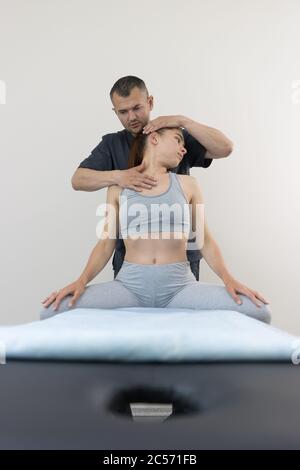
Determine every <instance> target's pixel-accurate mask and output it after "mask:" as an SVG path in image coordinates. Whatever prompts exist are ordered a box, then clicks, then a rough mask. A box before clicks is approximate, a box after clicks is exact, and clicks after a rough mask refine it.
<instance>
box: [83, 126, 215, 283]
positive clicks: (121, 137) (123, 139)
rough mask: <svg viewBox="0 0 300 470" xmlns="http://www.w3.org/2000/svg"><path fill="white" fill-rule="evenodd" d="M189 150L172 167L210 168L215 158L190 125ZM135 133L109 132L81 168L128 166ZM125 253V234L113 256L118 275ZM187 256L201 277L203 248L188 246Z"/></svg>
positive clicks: (183, 171) (179, 170)
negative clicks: (208, 156)
mask: <svg viewBox="0 0 300 470" xmlns="http://www.w3.org/2000/svg"><path fill="white" fill-rule="evenodd" d="M182 131H183V135H184V141H185V144H184V145H185V148H186V150H187V152H186V154H185V155H184V157H183V159H182V160H181V162H180V164H179V165H178V166H177V167H176V168H172V169H171V170H170V171H172V172H174V173H178V174H181V175H189V174H190V168H192V167H193V166H196V167H203V168H207V167H209V165H210V164H211V162H212V159H211V158H205V154H206V148H205V147H203V145H202V144H201V143H200V142H198V141H197V140H196V139H195V138H194V137H193V136H192V135H191V134H189V133H188V131H187V130H186V129H182ZM133 140H134V136H133V135H132V134H131V133H130V132H129V131H127V129H124V130H122V131H118V132H114V133H112V134H106V135H104V136H103V137H102V140H101V142H100V143H99V144H98V145H97V147H95V148H94V150H92V152H91V154H90V156H89V157H87V158H86V159H85V160H83V161H82V162H81V163H80V165H79V167H78V168H89V169H90V170H100V171H110V170H127V169H128V158H129V151H130V146H131V144H132V142H133ZM124 257H125V245H124V241H123V239H122V238H117V240H116V248H115V253H114V257H113V261H112V262H113V269H114V277H116V275H117V274H118V272H119V270H120V269H121V266H122V264H123V260H124ZM187 258H188V260H189V262H190V265H191V270H192V272H193V274H194V276H195V277H196V279H197V281H199V264H200V259H201V258H202V256H201V252H200V251H199V250H187Z"/></svg>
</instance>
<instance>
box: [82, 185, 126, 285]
mask: <svg viewBox="0 0 300 470" xmlns="http://www.w3.org/2000/svg"><path fill="white" fill-rule="evenodd" d="M118 195H119V187H118V186H116V185H112V186H109V188H108V190H107V197H106V218H105V224H104V228H103V232H102V234H101V238H100V240H99V241H98V243H97V244H96V246H95V247H94V249H93V251H92V253H91V254H90V257H89V259H88V262H87V265H86V267H85V268H84V270H83V272H82V274H81V275H80V276H79V278H78V280H81V281H83V282H84V284H88V283H89V282H90V281H91V280H92V279H94V277H96V276H97V275H98V274H99V273H100V272H101V271H102V269H104V267H105V266H106V264H107V263H108V261H109V260H110V258H111V256H112V254H113V252H114V251H115V247H116V237H117V235H118V233H119V199H118Z"/></svg>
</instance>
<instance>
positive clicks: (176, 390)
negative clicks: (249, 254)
mask: <svg viewBox="0 0 300 470" xmlns="http://www.w3.org/2000/svg"><path fill="white" fill-rule="evenodd" d="M0 344H2V346H3V345H4V348H5V354H6V356H5V358H2V359H4V360H2V362H4V363H3V364H2V365H0V420H1V427H0V449H6V450H16V449H19V450H21V449H25V450H29V449H35V450H38V449H56V450H60V449H65V450H67V449H82V450H88V449H89V450H90V449H94V450H96V449H98V450H100V449H102V450H103V449H104V450H108V449H109V450H114V449H147V450H151V449H153V450H154V449H156V450H159V449H169V450H170V449H172V450H176V449H186V450H192V449H194V450H195V449H199V450H201V449H299V447H300V427H299V423H300V404H299V391H300V374H299V368H298V367H297V365H298V363H299V352H300V342H299V338H297V337H295V336H293V335H290V334H288V333H286V332H284V331H282V330H279V329H277V328H275V327H273V326H271V325H267V324H265V323H262V322H260V321H258V320H255V319H252V318H249V317H246V316H245V315H242V314H240V313H237V312H234V311H196V310H189V309H156V308H142V309H141V308H137V307H135V308H124V309H111V310H104V309H74V310H72V311H70V312H65V313H61V314H58V315H55V316H54V317H52V318H49V319H46V320H43V321H37V322H31V323H27V324H23V325H16V326H3V327H0Z"/></svg>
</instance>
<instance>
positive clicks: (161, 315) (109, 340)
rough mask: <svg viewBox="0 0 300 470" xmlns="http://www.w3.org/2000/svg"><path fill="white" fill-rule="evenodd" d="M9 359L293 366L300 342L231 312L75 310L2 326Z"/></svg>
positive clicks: (0, 337) (270, 327)
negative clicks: (261, 362) (257, 363)
mask: <svg viewBox="0 0 300 470" xmlns="http://www.w3.org/2000/svg"><path fill="white" fill-rule="evenodd" d="M0 341H1V342H2V349H3V347H4V349H5V353H6V361H8V360H9V359H55V360H105V361H124V362H130V361H159V362H161V361H162V362H172V361H179V362H180V361H183V362H184V361H232V360H234V361H266V360H267V361H278V360H279V361H288V362H291V361H292V355H293V354H294V356H295V350H296V349H297V347H298V349H300V347H299V346H300V342H299V338H297V337H296V336H293V335H291V334H289V333H287V332H285V331H282V330H280V329H278V328H275V327H273V326H271V325H268V324H266V323H263V322H261V321H258V320H255V319H253V318H250V317H247V316H245V315H242V314H240V313H238V312H235V311H230V310H190V309H181V308H173V309H171V308H168V309H161V308H139V307H132V308H119V309H87V308H82V309H79V308H78V309H74V310H71V311H69V312H64V313H60V314H57V315H55V316H54V317H51V318H49V319H47V320H43V321H35V322H31V323H26V324H21V325H14V326H2V327H0Z"/></svg>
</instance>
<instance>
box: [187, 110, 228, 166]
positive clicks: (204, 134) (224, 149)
mask: <svg viewBox="0 0 300 470" xmlns="http://www.w3.org/2000/svg"><path fill="white" fill-rule="evenodd" d="M181 123H182V127H184V128H185V129H186V130H187V131H188V132H189V133H190V134H191V135H192V136H193V137H194V138H195V139H196V140H198V142H200V143H201V144H202V145H203V147H205V148H206V149H207V151H208V152H209V153H210V154H211V155H212V156H213V157H214V158H216V157H217V158H223V157H227V156H228V155H230V153H231V152H232V150H233V143H232V142H231V140H229V139H228V138H227V137H226V136H225V135H224V134H223V133H222V132H221V131H219V130H218V129H214V128H213V127H208V126H205V125H204V124H200V122H196V121H193V120H192V119H190V118H188V117H186V116H182V118H181Z"/></svg>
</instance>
